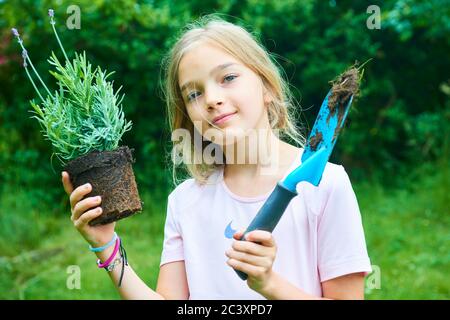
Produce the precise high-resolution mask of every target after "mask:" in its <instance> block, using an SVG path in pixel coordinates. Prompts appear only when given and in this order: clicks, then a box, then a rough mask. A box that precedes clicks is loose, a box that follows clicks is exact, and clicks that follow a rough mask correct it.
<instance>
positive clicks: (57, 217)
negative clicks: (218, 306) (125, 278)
mask: <svg viewBox="0 0 450 320" xmlns="http://www.w3.org/2000/svg"><path fill="white" fill-rule="evenodd" d="M449 178H450V176H449V170H448V166H444V165H440V166H436V165H434V166H424V167H423V168H421V169H420V170H417V171H415V172H412V173H411V175H410V176H409V177H405V187H404V188H402V189H394V190H392V189H388V188H383V187H381V186H380V184H378V183H369V182H366V183H360V184H354V189H355V192H356V194H357V197H358V201H359V205H360V208H361V212H362V216H363V223H364V228H365V234H366V240H367V246H368V250H369V255H370V257H371V262H372V265H376V266H378V267H379V269H380V271H381V274H380V280H381V282H380V287H379V288H371V287H370V285H369V284H367V285H366V298H367V299H448V298H450V281H449V280H448V276H447V272H448V270H449V269H450V268H449V267H450V254H449V252H450V250H449V249H450V248H449V240H450V238H449V234H450V233H449V224H450V216H449V214H448V213H449V212H448V209H447V208H446V206H447V204H448V202H449V198H448V195H447V192H448V190H449V186H448V183H449V182H448V181H449V180H450V179H449ZM5 189H8V188H5ZM142 198H143V201H144V203H145V204H144V207H145V210H144V211H143V212H142V213H140V214H138V215H136V216H134V217H132V218H129V219H124V220H122V221H121V222H120V223H119V224H118V227H117V231H118V233H119V234H120V235H121V237H122V238H123V241H124V245H125V248H126V249H127V253H128V256H129V260H130V264H131V265H132V266H133V268H134V269H135V270H136V272H137V273H138V274H139V276H140V277H141V278H142V279H143V280H144V281H145V282H146V283H147V284H149V286H150V287H152V288H155V286H156V280H157V276H158V269H159V259H160V254H161V247H162V240H163V227H164V218H165V202H164V201H161V200H154V199H152V198H151V197H150V196H149V194H143V195H142ZM0 200H1V202H0V210H1V211H0V299H119V298H120V297H119V295H118V293H117V292H116V290H115V289H114V287H113V285H112V283H111V281H110V280H109V277H108V276H107V274H106V272H105V271H103V270H98V268H97V267H96V265H95V260H96V257H95V256H94V255H93V254H92V253H90V252H89V251H88V250H87V244H86V243H85V242H84V240H83V239H82V237H81V236H80V235H79V234H78V233H77V231H76V230H75V228H73V226H72V224H71V221H70V219H69V213H68V211H67V210H66V209H64V208H66V205H67V204H66V203H61V204H55V206H54V208H53V209H52V211H48V209H45V208H38V207H36V204H35V203H33V201H32V200H31V199H28V198H27V193H26V190H20V191H18V190H16V192H14V193H7V192H6V193H5V194H3V196H2V197H1V198H0ZM46 210H47V212H45V211H46ZM73 265H75V266H78V267H79V270H80V275H81V278H80V280H81V281H80V285H81V288H80V289H73V290H70V289H69V288H68V286H67V280H68V278H70V274H68V273H67V272H68V268H69V267H70V266H73ZM374 276H375V275H373V274H372V275H370V276H369V277H371V278H368V279H374Z"/></svg>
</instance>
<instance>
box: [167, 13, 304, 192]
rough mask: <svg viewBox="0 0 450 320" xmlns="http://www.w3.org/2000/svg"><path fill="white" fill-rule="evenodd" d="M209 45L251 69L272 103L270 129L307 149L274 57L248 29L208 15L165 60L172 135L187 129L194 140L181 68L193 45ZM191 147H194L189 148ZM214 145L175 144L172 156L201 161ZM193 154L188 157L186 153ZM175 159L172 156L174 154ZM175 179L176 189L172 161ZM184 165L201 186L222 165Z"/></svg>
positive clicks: (192, 26)
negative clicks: (179, 76)
mask: <svg viewBox="0 0 450 320" xmlns="http://www.w3.org/2000/svg"><path fill="white" fill-rule="evenodd" d="M201 41H208V42H210V43H213V44H215V45H217V46H218V47H220V48H221V49H223V50H225V51H226V52H227V53H228V54H230V55H232V56H233V57H235V58H237V59H238V60H240V61H241V62H243V63H244V64H245V65H246V66H247V67H248V68H250V69H251V70H252V71H253V72H255V73H256V74H257V75H259V76H260V77H261V80H262V82H263V84H264V87H265V88H266V89H267V90H268V91H269V93H270V96H271V98H272V101H271V103H270V105H269V106H268V116H269V122H270V127H271V128H272V129H278V130H279V133H280V138H286V137H288V138H290V139H291V140H292V141H293V142H294V143H295V144H297V145H298V146H303V145H304V143H305V138H304V136H303V135H302V134H301V132H300V129H299V128H298V127H297V126H296V125H295V123H294V116H295V111H296V103H295V101H294V99H293V96H292V94H291V92H290V89H289V84H288V83H287V82H286V81H285V80H284V79H283V77H282V76H281V74H280V71H279V69H278V68H277V66H276V65H275V63H274V62H273V61H272V59H271V56H270V54H269V53H268V52H267V51H266V50H265V49H264V48H263V46H262V45H261V44H260V43H259V42H258V40H257V39H256V38H255V37H254V36H252V34H250V33H249V32H248V31H246V30H245V29H244V28H242V27H240V26H238V25H235V24H233V23H230V22H227V21H225V20H223V19H221V18H220V17H218V16H217V15H216V14H212V15H207V16H204V17H202V18H200V19H199V20H197V21H195V22H194V23H191V24H189V25H187V27H186V30H183V32H182V34H181V36H180V37H179V38H178V40H177V41H176V43H175V44H174V45H173V47H172V48H171V50H170V51H169V53H168V55H167V56H166V57H165V59H164V63H163V71H164V80H163V85H164V87H163V92H164V95H165V100H166V106H167V114H168V121H169V128H170V132H173V131H174V130H176V129H181V128H182V129H187V130H188V131H189V134H191V137H193V136H194V124H193V123H192V121H191V120H190V118H189V116H188V115H187V111H186V106H185V103H184V101H183V97H182V95H181V90H180V87H179V83H178V68H179V64H180V61H181V59H182V58H183V56H184V54H185V53H186V52H187V51H188V50H189V49H190V48H191V47H192V45H194V44H196V43H198V42H201ZM188 143H190V144H191V145H189V146H186V144H188ZM210 143H211V142H209V141H204V142H203V143H202V147H201V150H198V148H197V149H196V148H195V146H194V145H193V144H194V142H193V139H190V142H189V141H185V139H183V140H182V141H181V142H174V145H173V149H172V152H174V153H176V154H181V155H182V158H183V159H184V158H185V157H186V156H188V157H189V158H190V159H194V158H197V159H198V157H201V155H202V153H203V150H204V148H205V147H206V146H208V144H210ZM186 150H188V151H187V152H190V153H191V154H189V155H186V154H183V152H186ZM171 155H172V154H171ZM171 162H172V179H173V182H174V184H175V185H177V184H178V183H179V182H180V181H182V180H183V179H181V180H179V179H177V169H179V168H178V166H179V164H176V163H175V162H174V161H173V159H172V161H171ZM199 162H200V163H196V162H195V161H194V163H192V162H189V163H184V162H183V163H182V167H183V168H182V169H184V170H185V172H187V173H188V175H189V176H190V177H193V178H194V179H196V180H197V181H198V182H199V183H201V184H203V183H206V181H207V180H208V178H209V176H210V175H211V174H212V173H213V172H214V171H215V170H216V169H217V168H218V167H220V166H222V164H215V163H213V164H205V163H204V162H203V161H199Z"/></svg>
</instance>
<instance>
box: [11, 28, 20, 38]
mask: <svg viewBox="0 0 450 320" xmlns="http://www.w3.org/2000/svg"><path fill="white" fill-rule="evenodd" d="M11 32H12V33H13V35H14V36H15V37H20V35H19V31H17V29H16V28H12V29H11Z"/></svg>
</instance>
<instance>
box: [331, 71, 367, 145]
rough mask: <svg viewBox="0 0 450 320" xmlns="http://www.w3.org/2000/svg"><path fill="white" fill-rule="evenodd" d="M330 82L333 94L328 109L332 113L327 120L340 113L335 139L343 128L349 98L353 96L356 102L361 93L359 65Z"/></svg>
mask: <svg viewBox="0 0 450 320" xmlns="http://www.w3.org/2000/svg"><path fill="white" fill-rule="evenodd" d="M330 83H331V84H332V88H331V94H330V97H329V98H328V109H329V110H330V114H329V116H328V119H327V120H329V119H330V117H332V116H334V115H335V114H336V112H337V113H338V122H337V126H336V130H335V131H334V135H333V140H335V139H336V138H337V136H338V135H339V132H340V130H341V127H342V120H343V117H344V115H345V111H346V107H347V103H348V101H349V99H350V98H351V97H352V96H353V102H354V101H355V100H356V98H357V97H358V95H359V85H360V83H361V74H360V71H359V69H358V68H357V65H354V66H352V67H350V68H349V69H348V70H346V71H345V72H344V73H342V74H341V75H339V76H338V77H337V78H336V79H335V80H333V81H331V82H330Z"/></svg>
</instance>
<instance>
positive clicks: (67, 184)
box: [61, 171, 73, 195]
mask: <svg viewBox="0 0 450 320" xmlns="http://www.w3.org/2000/svg"><path fill="white" fill-rule="evenodd" d="M61 176H62V178H61V180H62V183H63V187H64V191H66V193H67V194H68V195H70V194H71V193H72V191H73V186H72V182H70V177H69V174H68V173H67V172H66V171H63V172H62V173H61Z"/></svg>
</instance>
